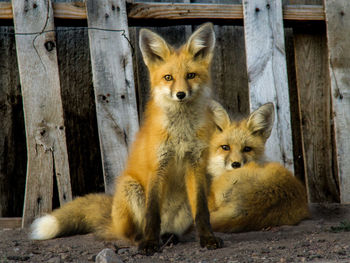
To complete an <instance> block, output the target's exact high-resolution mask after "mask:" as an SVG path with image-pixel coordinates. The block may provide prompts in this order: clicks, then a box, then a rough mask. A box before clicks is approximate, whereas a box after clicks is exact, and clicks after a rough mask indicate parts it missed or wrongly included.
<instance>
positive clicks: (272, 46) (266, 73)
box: [243, 0, 293, 170]
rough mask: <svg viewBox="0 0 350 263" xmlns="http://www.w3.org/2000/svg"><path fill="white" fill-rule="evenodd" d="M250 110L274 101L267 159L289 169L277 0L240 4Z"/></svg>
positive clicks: (290, 149)
mask: <svg viewBox="0 0 350 263" xmlns="http://www.w3.org/2000/svg"><path fill="white" fill-rule="evenodd" d="M243 10H244V26H245V30H244V32H245V41H246V57H247V69H248V81H249V88H250V108H251V109H252V110H253V109H256V108H257V107H258V106H260V105H261V104H263V103H266V102H269V101H271V102H274V104H275V107H276V115H275V116H276V118H275V126H274V128H273V130H272V134H271V137H270V139H269V140H268V142H267V146H266V153H267V156H268V157H269V158H270V159H272V160H276V161H279V162H282V163H283V164H284V165H285V166H286V167H288V168H289V169H290V170H293V146H292V136H291V118H290V107H289V94H288V80H287V69H286V58H285V47H284V33H283V19H282V4H281V1H268V0H257V1H247V0H245V1H243Z"/></svg>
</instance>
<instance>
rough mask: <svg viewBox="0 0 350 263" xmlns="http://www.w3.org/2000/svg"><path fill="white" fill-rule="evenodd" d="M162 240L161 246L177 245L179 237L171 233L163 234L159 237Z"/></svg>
mask: <svg viewBox="0 0 350 263" xmlns="http://www.w3.org/2000/svg"><path fill="white" fill-rule="evenodd" d="M160 238H161V240H162V244H166V245H167V246H170V245H171V244H173V245H176V244H177V243H179V237H178V236H177V235H175V234H172V233H165V234H163V235H161V236H160Z"/></svg>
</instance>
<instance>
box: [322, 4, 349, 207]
mask: <svg viewBox="0 0 350 263" xmlns="http://www.w3.org/2000/svg"><path fill="white" fill-rule="evenodd" d="M324 6H325V11H326V24H327V38H328V53H329V73H330V78H331V92H332V100H333V101H332V103H333V116H334V126H335V139H336V154H337V159H338V173H339V179H340V180H339V181H340V199H341V202H342V203H349V202H350V161H349V156H350V59H349V58H350V34H349V28H350V2H349V1H348V0H327V1H324Z"/></svg>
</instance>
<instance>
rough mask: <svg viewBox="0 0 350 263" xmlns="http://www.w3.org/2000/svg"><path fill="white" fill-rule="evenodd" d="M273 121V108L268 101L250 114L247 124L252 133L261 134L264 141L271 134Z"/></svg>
mask: <svg viewBox="0 0 350 263" xmlns="http://www.w3.org/2000/svg"><path fill="white" fill-rule="evenodd" d="M274 121H275V108H274V105H273V103H271V102H269V103H266V104H264V105H262V106H261V107H260V108H259V109H257V110H256V111H254V112H253V113H251V114H250V116H249V118H248V122H247V125H248V128H249V130H250V131H251V132H252V133H255V134H259V135H261V136H262V137H263V138H264V139H265V141H266V140H267V139H268V138H269V137H270V135H271V130H272V127H273V123H274Z"/></svg>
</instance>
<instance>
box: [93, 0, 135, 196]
mask: <svg viewBox="0 0 350 263" xmlns="http://www.w3.org/2000/svg"><path fill="white" fill-rule="evenodd" d="M86 8H87V19H88V26H89V27H90V28H100V29H107V30H120V31H118V32H111V31H103V30H97V29H90V30H89V41H90V52H91V63H92V75H93V83H94V90H95V98H96V114H97V124H98V130H99V137H100V147H101V154H102V165H103V173H104V179H105V189H106V192H108V193H111V192H113V189H114V186H113V184H114V179H115V177H116V176H117V175H119V174H120V172H121V171H122V170H123V169H124V165H125V161H126V159H127V155H128V147H129V146H130V144H131V142H132V141H133V138H134V136H135V133H136V132H137V130H138V127H139V125H138V114H137V104H136V95H135V86H134V74H133V67H132V48H131V46H130V43H129V39H128V38H129V30H128V23H127V13H126V7H125V1H123V0H110V1H107V0H88V1H87V3H86Z"/></svg>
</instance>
